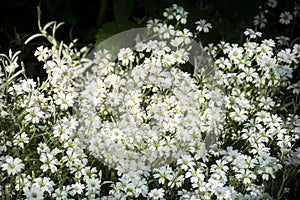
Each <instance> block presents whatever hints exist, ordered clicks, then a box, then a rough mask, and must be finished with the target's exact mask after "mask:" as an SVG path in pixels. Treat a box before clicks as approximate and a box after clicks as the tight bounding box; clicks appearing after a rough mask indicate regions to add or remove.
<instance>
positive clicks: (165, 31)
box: [159, 24, 175, 39]
mask: <svg viewBox="0 0 300 200" xmlns="http://www.w3.org/2000/svg"><path fill="white" fill-rule="evenodd" d="M159 33H160V34H161V35H160V36H161V37H162V38H163V39H169V38H170V37H171V36H173V35H175V30H174V26H172V25H167V24H163V26H162V27H161V28H160V30H159Z"/></svg>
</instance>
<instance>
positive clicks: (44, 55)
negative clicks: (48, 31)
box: [34, 46, 50, 62]
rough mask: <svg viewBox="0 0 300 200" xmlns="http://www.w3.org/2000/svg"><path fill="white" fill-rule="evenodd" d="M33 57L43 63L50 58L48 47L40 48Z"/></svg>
mask: <svg viewBox="0 0 300 200" xmlns="http://www.w3.org/2000/svg"><path fill="white" fill-rule="evenodd" d="M34 55H35V56H36V57H37V59H38V61H43V62H45V61H46V60H47V59H48V58H49V56H50V54H49V48H48V47H45V48H44V47H43V46H40V47H38V48H37V50H36V51H35V53H34Z"/></svg>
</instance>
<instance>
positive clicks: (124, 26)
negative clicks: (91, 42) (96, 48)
mask: <svg viewBox="0 0 300 200" xmlns="http://www.w3.org/2000/svg"><path fill="white" fill-rule="evenodd" d="M138 27H140V25H139V24H138V23H135V22H132V21H129V20H127V21H124V22H123V23H118V22H116V21H113V22H108V23H105V24H104V25H103V26H102V28H101V29H100V30H99V31H98V33H97V34H96V36H95V37H96V45H98V44H99V43H101V42H102V41H104V40H106V39H107V38H109V37H111V36H113V35H116V34H118V33H120V32H123V31H126V30H130V29H133V28H138Z"/></svg>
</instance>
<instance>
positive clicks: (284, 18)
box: [279, 11, 293, 24]
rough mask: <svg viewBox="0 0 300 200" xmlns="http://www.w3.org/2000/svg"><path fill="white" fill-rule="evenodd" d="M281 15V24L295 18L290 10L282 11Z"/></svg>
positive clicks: (288, 22)
mask: <svg viewBox="0 0 300 200" xmlns="http://www.w3.org/2000/svg"><path fill="white" fill-rule="evenodd" d="M279 17H280V19H279V22H280V23H281V24H290V23H291V21H292V20H293V15H292V14H291V13H290V12H288V11H286V12H284V13H281V14H280V15H279Z"/></svg>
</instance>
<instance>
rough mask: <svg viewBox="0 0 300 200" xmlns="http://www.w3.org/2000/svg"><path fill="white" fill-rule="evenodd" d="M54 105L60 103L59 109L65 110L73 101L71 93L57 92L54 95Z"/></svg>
mask: <svg viewBox="0 0 300 200" xmlns="http://www.w3.org/2000/svg"><path fill="white" fill-rule="evenodd" d="M54 98H55V101H54V103H55V104H56V105H60V107H61V109H63V110H66V109H68V107H71V106H72V105H73V103H74V101H73V95H72V94H70V93H64V92H59V93H58V94H57V95H55V96H54Z"/></svg>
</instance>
